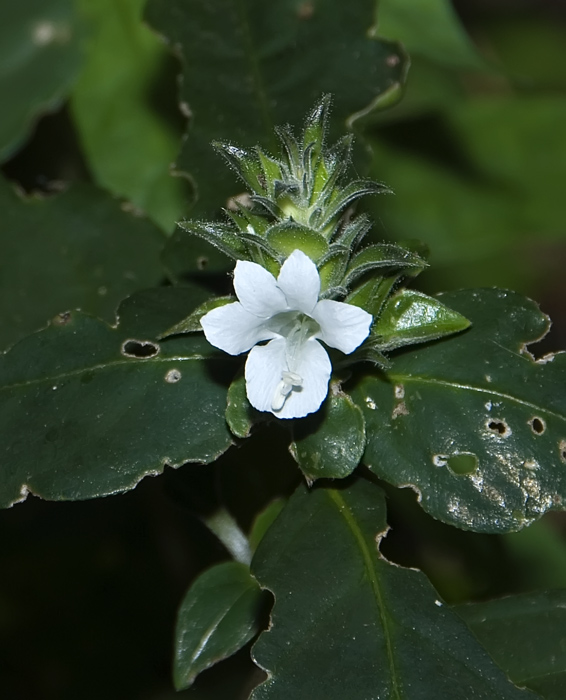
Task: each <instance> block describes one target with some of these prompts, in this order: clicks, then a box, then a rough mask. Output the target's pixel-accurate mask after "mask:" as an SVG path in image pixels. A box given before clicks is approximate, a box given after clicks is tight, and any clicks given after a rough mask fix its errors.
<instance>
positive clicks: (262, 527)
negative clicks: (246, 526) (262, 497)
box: [249, 498, 286, 552]
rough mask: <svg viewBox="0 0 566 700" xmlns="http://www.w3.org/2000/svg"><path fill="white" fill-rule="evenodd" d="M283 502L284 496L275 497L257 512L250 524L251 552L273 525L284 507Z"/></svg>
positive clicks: (284, 501)
mask: <svg viewBox="0 0 566 700" xmlns="http://www.w3.org/2000/svg"><path fill="white" fill-rule="evenodd" d="M285 503H286V500H285V499H284V498H276V499H275V500H274V501H271V503H270V504H269V505H268V506H266V507H265V508H264V509H263V510H262V511H261V512H260V513H258V515H257V516H256V519H255V520H254V523H253V525H252V529H251V532H250V536H249V542H250V547H251V549H252V552H255V550H256V549H257V546H258V544H259V543H260V542H261V540H262V539H263V536H264V535H265V533H266V532H267V531H268V530H269V528H270V527H271V526H272V525H273V523H274V522H275V519H276V518H277V516H278V515H279V513H280V512H281V511H282V510H283V508H284V507H285Z"/></svg>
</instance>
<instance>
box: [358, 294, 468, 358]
mask: <svg viewBox="0 0 566 700" xmlns="http://www.w3.org/2000/svg"><path fill="white" fill-rule="evenodd" d="M469 325H470V322H469V321H468V319H467V318H464V316H462V315H461V314H459V313H458V312H457V311H453V310H452V309H449V308H448V307H447V306H445V305H444V304H442V303H441V302H440V301H438V300H437V299H433V298H432V297H429V296H427V295H426V294H422V292H416V291H414V290H412V289H401V290H399V291H398V292H397V294H395V295H394V296H393V297H391V298H390V299H388V300H387V302H386V303H385V305H384V306H383V309H382V311H381V314H380V316H379V320H378V321H377V323H376V324H375V326H374V327H373V329H372V336H375V337H376V339H377V341H378V347H379V349H380V350H390V349H393V348H398V347H401V346H402V345H411V344H413V343H424V342H425V341H428V340H435V339H436V338H440V337H442V336H444V335H449V334H451V333H457V332H458V331H463V330H465V329H466V328H468V327H469Z"/></svg>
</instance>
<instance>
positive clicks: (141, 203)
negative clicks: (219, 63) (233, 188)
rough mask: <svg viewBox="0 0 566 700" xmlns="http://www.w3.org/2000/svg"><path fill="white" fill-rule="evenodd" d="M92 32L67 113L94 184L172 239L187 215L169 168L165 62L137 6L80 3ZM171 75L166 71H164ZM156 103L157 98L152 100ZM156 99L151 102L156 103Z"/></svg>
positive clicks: (120, 1) (176, 136)
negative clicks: (130, 205) (123, 200)
mask: <svg viewBox="0 0 566 700" xmlns="http://www.w3.org/2000/svg"><path fill="white" fill-rule="evenodd" d="M77 5H78V7H79V9H80V12H81V16H82V18H83V19H84V21H85V24H86V23H88V25H89V27H90V28H91V35H90V36H89V39H88V42H87V45H86V52H85V58H86V65H85V66H84V68H83V70H82V71H81V74H80V77H79V80H78V82H77V84H76V85H75V87H74V89H73V93H72V100H71V107H72V111H73V116H74V120H75V124H76V125H77V128H78V132H79V136H80V139H81V142H82V146H83V148H84V149H85V152H86V155H87V158H88V162H89V166H90V168H91V170H92V173H93V175H94V177H95V178H96V180H97V182H98V183H99V184H100V185H101V186H103V187H105V188H107V189H109V190H110V191H111V192H114V193H115V194H117V195H119V196H120V197H126V198H127V199H129V200H130V201H131V202H132V203H133V204H134V205H135V206H136V207H137V208H139V209H141V210H143V211H145V212H147V214H148V215H149V216H150V217H151V218H152V219H153V220H154V221H155V222H156V223H158V224H159V225H160V226H161V228H162V229H163V230H164V231H166V232H171V231H172V230H173V228H174V226H175V221H177V220H178V219H179V218H181V216H182V215H183V214H184V212H185V211H186V209H187V208H188V204H189V201H190V199H191V193H190V185H189V183H188V182H187V181H186V179H184V178H178V177H173V176H172V175H171V172H170V166H171V164H172V162H173V161H174V159H175V157H176V156H177V153H178V151H179V148H180V144H181V135H182V126H181V123H182V118H181V115H180V113H179V115H178V116H179V118H178V119H177V122H178V124H177V125H175V124H174V121H173V119H172V118H171V115H170V114H168V113H167V108H169V110H170V112H172V111H173V110H174V109H176V100H175V92H174V91H175V85H174V83H173V80H171V84H170V85H167V87H170V88H171V90H170V91H169V92H165V90H163V89H162V88H161V86H160V84H159V83H160V82H163V79H164V77H167V72H166V71H163V70H162V69H163V68H167V66H168V59H169V56H168V54H167V50H166V49H165V47H164V46H163V44H162V42H160V41H159V38H158V37H156V36H155V34H153V33H152V32H151V31H150V30H149V28H148V27H147V26H145V25H144V24H143V23H142V22H141V21H140V20H141V14H142V10H143V5H144V0H79V1H78V3H77ZM169 67H170V69H171V70H172V69H173V66H169ZM157 91H159V92H158V95H156V92H157ZM156 98H157V99H156Z"/></svg>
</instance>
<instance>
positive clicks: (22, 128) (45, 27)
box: [0, 0, 82, 160]
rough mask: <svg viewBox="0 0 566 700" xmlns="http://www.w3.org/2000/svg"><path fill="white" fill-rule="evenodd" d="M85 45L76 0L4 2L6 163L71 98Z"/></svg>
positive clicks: (2, 133) (2, 145)
mask: <svg viewBox="0 0 566 700" xmlns="http://www.w3.org/2000/svg"><path fill="white" fill-rule="evenodd" d="M81 41H82V36H81V30H80V23H79V21H78V18H77V14H76V12H75V6H74V2H73V0H26V2H3V3H0V65H1V66H2V70H1V72H0V103H1V104H2V110H1V111H0V160H6V158H8V157H9V156H10V155H11V154H12V153H13V151H14V150H15V149H16V148H17V147H18V146H19V145H20V144H21V142H22V141H23V139H24V138H25V137H26V136H27V134H28V132H29V131H30V129H31V127H32V125H33V122H34V120H35V119H36V118H37V116H38V115H39V114H41V113H42V112H45V111H48V110H51V109H54V108H55V107H56V105H57V104H58V103H59V102H60V101H61V99H62V98H63V97H64V96H65V95H66V93H67V92H68V90H69V89H70V87H71V85H72V82H73V80H74V79H75V77H76V75H77V73H78V71H79V68H80V65H81V62H82V61H81V51H80V47H81Z"/></svg>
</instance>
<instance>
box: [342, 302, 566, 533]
mask: <svg viewBox="0 0 566 700" xmlns="http://www.w3.org/2000/svg"><path fill="white" fill-rule="evenodd" d="M440 299H441V300H442V302H443V303H445V304H446V305H447V306H448V307H449V308H451V309H454V310H456V311H458V312H460V313H461V314H463V315H464V316H465V317H466V318H469V319H470V320H471V322H472V326H471V328H470V329H469V330H467V331H465V332H464V333H461V334H459V335H455V336H452V337H450V338H447V339H444V340H441V341H438V342H435V343H430V344H428V345H426V346H422V347H420V348H416V349H413V350H407V351H404V352H403V353H399V354H398V355H395V356H392V357H391V359H392V360H393V366H392V367H391V369H390V370H388V371H387V373H386V375H380V376H374V377H372V378H367V379H365V380H364V381H362V382H361V383H360V385H359V386H358V387H357V388H356V390H355V391H354V392H353V395H354V399H355V400H356V402H357V403H358V405H360V406H361V407H362V408H363V409H364V414H365V419H366V429H367V434H368V447H367V450H366V454H365V462H366V463H367V464H368V465H369V466H370V468H371V469H372V471H373V472H374V473H375V474H377V475H378V476H379V477H380V478H383V479H385V480H386V481H389V482H390V483H393V484H395V485H398V486H406V485H410V486H413V487H414V488H416V489H418V491H419V492H420V493H421V495H422V505H423V507H424V508H425V510H427V511H428V512H429V513H430V514H431V515H433V516H434V517H435V518H438V519H439V520H443V521H445V522H448V523H451V524H453V525H456V526H457V527H461V528H464V529H471V530H476V531H480V532H505V531H510V530H518V529H520V528H522V527H524V526H525V525H527V524H529V523H530V522H532V521H533V520H536V519H537V518H539V517H540V516H541V515H542V514H543V513H544V512H546V511H547V510H549V509H551V508H559V509H560V508H563V503H564V499H566V468H565V465H566V396H565V395H564V392H562V391H557V390H556V389H557V387H563V386H565V385H566V354H558V355H556V356H554V357H553V358H546V360H545V359H543V360H542V361H540V362H535V361H534V360H533V358H532V357H531V356H530V355H529V354H528V353H527V352H526V351H525V344H526V343H529V342H532V341H534V340H536V339H538V338H540V337H541V336H542V335H544V334H545V332H546V331H547V328H548V319H547V317H546V316H544V315H543V314H542V313H541V312H540V310H539V309H538V307H537V306H536V304H535V303H534V302H532V301H530V300H528V299H525V298H524V297H521V296H520V295H518V294H515V293H513V292H505V291H501V290H495V289H485V290H477V291H462V292H454V293H450V294H445V295H442V296H441V297H440Z"/></svg>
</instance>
